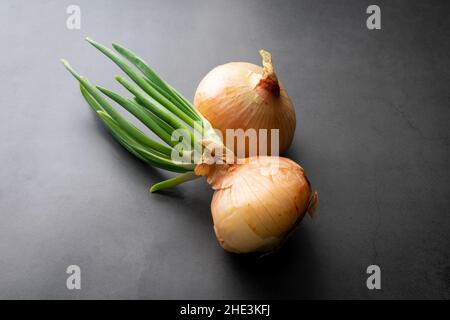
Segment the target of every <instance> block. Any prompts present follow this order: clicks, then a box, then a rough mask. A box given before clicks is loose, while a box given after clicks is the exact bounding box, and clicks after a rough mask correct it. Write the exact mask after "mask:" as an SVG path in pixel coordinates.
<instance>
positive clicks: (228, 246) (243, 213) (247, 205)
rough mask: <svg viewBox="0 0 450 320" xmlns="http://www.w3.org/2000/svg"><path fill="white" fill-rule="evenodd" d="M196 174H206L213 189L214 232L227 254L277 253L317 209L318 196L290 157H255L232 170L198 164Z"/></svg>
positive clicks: (226, 167)
mask: <svg viewBox="0 0 450 320" xmlns="http://www.w3.org/2000/svg"><path fill="white" fill-rule="evenodd" d="M195 173H196V174H198V175H205V176H207V178H208V182H209V183H210V184H211V186H212V187H213V189H214V190H215V192H214V196H213V199H212V202H211V212H212V216H213V221H214V231H215V233H216V236H217V239H218V240H219V243H220V245H221V246H222V248H223V249H225V250H226V251H229V252H234V253H248V252H259V251H272V250H274V249H276V248H277V247H279V246H280V245H281V244H282V243H283V240H284V239H285V238H286V236H287V235H289V234H290V233H291V232H292V231H293V230H294V228H295V227H296V226H297V225H298V223H299V222H300V221H301V220H302V218H303V217H304V215H305V213H306V212H307V211H308V212H309V213H310V214H311V215H312V214H313V212H314V210H315V208H316V205H317V200H318V196H317V192H314V193H313V192H312V190H311V185H310V183H309V181H308V178H307V177H306V175H305V174H304V171H303V168H302V167H300V166H299V165H298V164H296V163H295V162H293V161H292V160H289V159H287V158H282V157H268V156H266V157H252V158H249V159H246V161H245V163H244V164H233V165H230V166H227V165H222V166H218V165H213V166H210V165H202V164H199V165H198V166H197V167H196V170H195Z"/></svg>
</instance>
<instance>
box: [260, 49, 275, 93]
mask: <svg viewBox="0 0 450 320" xmlns="http://www.w3.org/2000/svg"><path fill="white" fill-rule="evenodd" d="M259 54H260V55H261V57H262V62H263V75H262V78H261V80H260V81H259V83H258V84H257V86H256V87H257V88H260V89H263V90H266V91H268V92H270V93H272V94H273V95H275V96H277V97H278V96H279V95H280V84H279V83H278V78H277V75H276V74H275V70H274V68H273V64H272V55H271V54H270V53H269V52H267V51H265V50H263V49H261V50H260V51H259Z"/></svg>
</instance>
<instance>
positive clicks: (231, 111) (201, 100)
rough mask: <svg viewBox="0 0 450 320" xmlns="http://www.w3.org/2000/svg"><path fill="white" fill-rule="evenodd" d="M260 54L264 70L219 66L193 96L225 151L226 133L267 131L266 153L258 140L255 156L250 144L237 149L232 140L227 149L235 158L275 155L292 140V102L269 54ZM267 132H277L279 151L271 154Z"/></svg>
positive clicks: (235, 64) (241, 64) (242, 64)
mask: <svg viewBox="0 0 450 320" xmlns="http://www.w3.org/2000/svg"><path fill="white" fill-rule="evenodd" d="M260 54H261V56H262V58H263V65H264V67H263V68H262V67H260V66H257V65H254V64H251V63H246V62H231V63H227V64H224V65H220V66H218V67H216V68H214V69H213V70H211V71H210V72H209V73H208V74H207V75H206V76H205V77H204V78H203V80H202V81H201V82H200V84H199V86H198V88H197V91H196V93H195V98H194V105H195V107H196V108H197V109H198V110H199V111H200V113H201V114H202V115H203V116H204V117H205V118H206V119H207V120H208V121H209V122H210V123H211V125H212V126H213V127H214V128H216V129H218V130H220V131H221V133H222V136H223V139H224V141H225V144H226V145H227V147H229V148H230V146H231V145H230V143H231V141H228V142H227V137H226V129H235V130H236V129H243V130H244V131H245V130H248V129H255V130H257V132H258V133H259V132H260V131H259V130H260V129H267V130H268V131H267V134H265V135H263V136H262V138H263V139H264V141H262V143H263V144H265V145H266V148H267V153H266V151H265V149H264V150H263V149H260V148H259V146H260V144H259V143H260V140H261V139H260V136H258V137H257V139H258V142H257V144H254V145H256V146H258V148H256V149H255V151H254V152H252V150H251V149H250V148H249V144H250V142H248V141H247V143H245V144H244V143H241V144H240V145H239V143H238V141H237V139H236V138H234V141H233V143H234V146H233V147H232V148H230V149H232V150H233V151H234V153H235V154H236V155H237V156H238V157H243V156H246V157H248V156H255V155H267V154H269V155H270V154H273V155H278V154H280V153H282V152H284V151H285V150H286V149H287V148H288V147H289V146H290V144H291V142H292V138H293V136H294V131H295V125H296V120H295V109H294V106H293V104H292V101H291V99H290V98H289V96H288V94H287V92H286V90H285V89H284V87H283V85H282V84H281V83H280V82H279V81H278V78H277V76H276V74H275V71H274V68H273V65H272V60H271V55H270V53H268V52H267V51H264V50H261V51H260ZM270 129H279V142H278V146H277V147H278V148H277V149H278V150H273V151H272V149H273V148H271V143H272V142H271V134H270ZM230 137H231V136H230ZM275 143H277V142H275ZM274 147H275V146H274ZM255 152H257V154H255Z"/></svg>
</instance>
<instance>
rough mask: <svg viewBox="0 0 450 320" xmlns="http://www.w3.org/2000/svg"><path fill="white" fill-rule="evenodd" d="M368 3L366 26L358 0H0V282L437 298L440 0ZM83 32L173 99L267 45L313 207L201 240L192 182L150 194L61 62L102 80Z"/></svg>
mask: <svg viewBox="0 0 450 320" xmlns="http://www.w3.org/2000/svg"><path fill="white" fill-rule="evenodd" d="M375 3H376V4H378V5H380V7H381V10H382V30H379V31H370V30H368V29H367V28H366V25H365V21H366V18H367V16H368V15H367V14H366V13H365V11H366V8H367V6H368V5H370V4H373V1H317V0H314V1H272V0H270V1H268V0H264V1H236V0H233V1H206V0H205V1H80V0H77V1H17V0H14V1H13V0H11V1H2V2H1V4H0V46H1V49H2V50H1V54H0V83H1V87H0V108H1V111H2V112H1V117H0V136H1V138H2V139H1V148H0V161H1V170H0V298H32V299H35V298H45V299H48V298H67V299H78V298H102V299H103V298H126V299H131V298H170V299H172V298H175V299H177V298H207V299H209V298H218V299H222V298H236V299H241V298H243V299H247V298H343V299H347V298H371V299H372V298H374V299H378V298H450V279H449V277H450V250H449V249H450V242H449V238H450V236H449V227H450V221H449V208H450V202H449V201H450V200H449V199H450V192H449V173H448V163H449V134H450V129H449V120H450V110H449V84H450V82H449V72H450V63H449V49H450V46H449V36H450V35H449V30H450V26H449V23H448V20H449V19H448V16H449V10H448V7H447V6H446V7H444V5H443V4H444V1H441V2H438V1H416V2H413V1H386V2H384V1H376V2H375ZM69 4H78V5H79V6H80V7H81V10H82V28H81V30H79V31H70V30H68V29H67V28H66V18H67V16H68V15H67V14H66V12H65V11H66V7H67V6H68V5H69ZM87 35H89V36H91V37H93V38H94V39H96V40H98V41H100V42H103V43H107V44H109V43H111V42H112V41H116V42H119V43H122V44H124V45H125V46H128V47H130V48H131V49H133V50H134V51H136V52H138V53H139V54H140V55H141V56H143V57H144V58H145V59H146V60H147V61H149V62H150V64H151V65H152V66H153V67H154V68H155V69H156V70H157V71H158V72H159V73H160V74H161V75H163V77H164V78H165V79H166V80H168V81H169V82H170V83H171V84H172V85H174V86H175V87H176V88H178V89H179V90H180V91H181V92H182V93H184V94H185V95H186V96H187V97H188V98H189V99H192V97H193V95H194V92H195V89H196V86H197V84H198V83H199V81H200V80H201V78H202V77H203V76H204V75H205V74H206V72H208V71H209V70H210V69H211V68H213V67H214V66H216V65H218V64H221V63H226V62H229V61H248V62H253V63H260V58H259V55H258V50H259V49H260V48H265V49H267V50H269V51H271V52H272V54H273V57H274V61H275V64H276V68H277V71H278V76H279V78H280V79H281V80H282V81H283V83H284V84H285V86H286V88H287V90H288V92H289V94H290V96H291V97H292V99H293V101H294V102H295V105H296V110H297V118H298V127H297V130H296V137H295V139H294V144H293V145H292V148H291V149H290V151H289V153H288V156H289V157H291V158H292V159H294V160H295V161H297V162H298V163H300V164H301V165H302V166H304V168H305V169H306V170H307V173H308V175H309V177H310V179H311V181H312V182H313V184H314V187H315V188H317V189H318V191H319V193H320V203H319V210H318V216H317V219H315V220H311V219H309V218H305V220H304V221H303V222H302V224H301V227H300V229H299V230H298V232H297V233H296V234H295V236H294V237H293V238H292V239H291V240H290V241H289V242H288V243H287V244H286V246H285V247H284V248H283V249H282V250H281V251H280V252H278V253H277V254H275V255H273V256H270V257H267V258H265V259H255V258H249V257H242V256H235V255H230V254H227V253H226V252H224V251H223V250H222V249H221V248H220V247H219V246H218V244H217V242H216V239H215V236H214V233H213V229H212V221H211V217H210V212H209V203H210V199H211V196H212V192H211V190H210V188H209V186H208V185H207V184H206V183H205V181H202V180H198V181H195V182H191V183H188V184H185V185H183V186H180V187H178V188H175V189H173V190H170V191H167V192H165V193H161V194H150V193H149V192H148V187H149V186H150V185H151V184H152V183H154V182H156V181H158V180H161V179H163V178H166V177H168V176H169V174H167V173H165V172H163V171H160V170H157V169H152V168H149V167H147V166H146V165H144V164H142V163H141V162H139V161H138V160H136V159H134V158H133V157H132V156H131V155H129V154H128V153H127V152H126V151H124V150H123V149H122V148H121V147H120V146H119V145H118V144H117V143H116V142H115V141H114V140H113V139H112V138H111V137H110V135H109V134H108V132H107V131H106V130H105V129H104V128H103V127H102V125H101V123H100V122H99V121H98V120H97V119H96V118H95V116H94V115H93V114H92V112H91V111H90V109H89V108H88V107H87V106H86V104H85V102H84V101H83V100H82V98H81V96H80V94H79V91H78V87H77V84H76V82H75V80H74V79H73V78H72V77H71V76H70V75H69V74H68V73H67V72H66V70H65V69H64V68H63V67H62V65H61V64H60V63H59V59H60V58H61V57H64V58H67V59H68V60H69V61H70V62H71V64H72V65H73V66H74V67H75V68H76V69H77V70H78V71H80V72H81V73H82V74H84V75H86V76H88V77H89V78H90V79H91V80H92V81H93V82H95V83H99V84H102V85H104V86H107V87H110V88H113V89H117V88H119V86H118V85H117V84H115V83H114V80H113V75H114V74H117V73H120V71H119V70H118V69H117V68H116V67H115V66H114V65H113V64H112V63H111V62H110V61H108V59H106V58H105V57H104V56H102V55H101V54H100V53H98V52H97V51H96V50H94V49H93V48H91V47H90V46H89V45H88V44H86V43H85V42H84V41H83V38H84V37H85V36H87ZM70 264H77V265H79V266H80V267H81V272H82V283H81V285H82V289H81V290H79V291H76V290H75V291H69V290H67V289H66V286H65V282H66V277H67V275H66V273H65V271H66V267H67V266H68V265H70ZM371 264H378V265H380V267H381V270H382V290H380V291H369V290H368V289H367V288H366V278H367V275H366V273H365V271H366V268H367V266H369V265H371Z"/></svg>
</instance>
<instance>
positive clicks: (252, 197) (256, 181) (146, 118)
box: [62, 38, 317, 253]
mask: <svg viewBox="0 0 450 320" xmlns="http://www.w3.org/2000/svg"><path fill="white" fill-rule="evenodd" d="M86 40H87V41H88V42H89V43H90V44H92V45H93V46H94V47H95V48H97V49H98V50H100V51H101V52H102V53H103V54H105V55H106V56H107V57H109V58H110V59H111V60H112V61H113V62H114V63H115V64H116V65H117V66H118V67H119V68H121V69H122V70H123V71H124V72H125V73H126V74H127V75H128V77H129V78H130V79H131V80H132V81H129V80H127V79H124V78H122V77H120V76H117V77H116V80H117V81H118V82H119V83H120V84H121V85H123V86H124V87H125V89H127V90H128V91H129V92H130V93H131V94H132V95H133V97H130V98H126V97H123V96H121V95H119V94H117V93H115V92H113V91H111V90H108V89H106V88H103V87H100V86H94V85H92V84H91V83H90V82H89V81H88V80H87V79H86V78H84V77H83V76H81V75H79V74H78V73H77V72H75V71H74V70H73V69H72V68H71V67H70V65H69V64H68V63H67V61H65V60H62V62H63V64H64V65H65V67H66V68H67V69H68V70H69V72H70V73H71V74H72V75H73V76H74V77H75V78H76V79H77V80H78V81H79V83H80V89H81V93H82V95H83V97H84V98H85V100H86V101H87V103H88V104H89V106H90V107H91V108H92V109H93V110H94V111H95V112H96V113H97V115H98V116H99V117H100V119H101V120H102V121H103V122H104V124H105V125H106V126H107V127H108V129H109V130H110V132H111V133H112V135H113V136H114V138H115V139H116V140H117V141H118V142H119V143H120V144H122V146H123V147H125V148H126V149H127V150H128V151H130V152H131V153H132V154H134V155H135V156H136V157H138V158H139V159H141V160H142V161H145V162H147V163H148V164H150V165H153V166H156V167H159V168H163V169H166V170H168V171H173V172H179V173H181V175H178V176H176V177H174V178H172V179H168V180H165V181H162V182H159V183H157V184H155V185H153V186H152V188H151V189H150V190H151V191H152V192H155V191H158V190H161V189H164V188H169V187H172V186H175V185H178V184H180V183H183V182H186V181H189V180H193V179H196V178H198V177H200V176H205V177H206V178H207V181H208V183H209V184H210V185H211V186H212V188H213V189H214V190H215V192H214V196H213V200H212V203H211V211H212V216H213V221H214V230H215V233H216V236H217V238H218V240H219V243H220V245H221V246H222V247H223V248H224V249H225V250H227V251H230V252H235V253H248V252H256V251H259V252H261V251H272V250H274V249H276V248H277V247H279V246H280V245H281V244H282V243H283V241H284V240H285V239H286V237H287V236H288V235H289V234H290V233H291V232H292V231H293V230H294V229H295V227H296V226H297V224H298V223H299V222H300V220H301V219H302V218H303V216H304V215H305V213H306V212H309V213H311V214H312V212H313V211H314V209H315V207H316V205H317V193H316V192H313V191H312V189H311V185H310V183H309V181H308V179H307V177H306V175H305V173H304V171H303V169H302V168H301V167H300V166H299V165H298V164H296V163H295V162H293V161H291V160H289V159H287V158H282V157H276V156H254V157H248V158H246V159H244V161H236V158H235V157H231V159H230V158H228V157H221V158H220V160H221V161H213V162H208V161H200V162H199V163H197V162H195V161H194V160H193V158H190V159H189V160H186V158H183V159H184V160H179V159H174V157H173V155H174V154H177V153H178V154H179V151H180V149H179V141H175V140H174V139H173V138H172V137H173V134H174V132H175V131H177V130H179V129H181V130H184V131H185V132H187V133H188V135H189V136H190V137H193V138H194V139H193V140H192V145H191V146H190V147H191V149H189V148H188V149H186V150H183V152H187V153H188V154H189V152H191V151H193V150H201V152H202V153H203V154H204V155H205V154H206V153H207V152H206V151H209V152H210V154H212V155H213V156H216V155H218V153H215V151H217V150H219V149H226V148H225V147H224V145H223V141H222V140H221V139H220V136H219V135H217V133H216V131H215V130H214V127H215V126H216V125H217V127H218V128H219V129H223V128H224V129H227V126H228V125H230V124H226V125H223V127H222V124H215V123H214V122H215V121H216V120H215V119H213V118H211V113H209V114H208V111H204V112H205V114H203V112H202V111H201V110H202V108H203V107H205V106H206V105H207V104H204V103H202V102H201V101H202V100H205V99H210V98H211V97H212V95H206V94H205V92H206V91H205V90H199V92H198V94H197V96H196V102H198V103H199V105H198V107H199V110H200V111H201V112H199V111H198V110H197V109H196V108H195V107H194V106H193V105H192V104H191V103H190V102H189V101H187V100H186V99H185V98H184V97H183V96H182V95H181V94H180V93H179V92H178V91H176V90H175V89H174V88H173V87H171V86H170V85H169V84H167V83H166V82H165V81H164V80H162V79H161V78H160V77H159V76H158V75H157V74H156V73H155V72H154V71H153V70H152V69H151V68H150V67H149V66H148V64H147V63H145V61H144V60H142V59H141V58H140V57H138V56H137V55H136V54H134V53H133V52H131V51H130V50H128V49H126V48H125V47H123V46H120V45H118V44H113V48H114V50H115V51H113V50H111V49H109V48H107V47H105V46H103V45H101V44H99V43H97V42H95V41H93V40H92V39H89V38H87V39H86ZM263 56H265V58H264V62H265V68H264V70H262V69H257V68H256V67H250V66H249V65H248V64H244V66H247V67H249V68H251V69H252V70H253V74H247V76H248V78H249V79H251V81H254V83H256V86H255V87H253V88H252V86H251V85H250V84H248V88H249V90H248V91H254V92H253V93H255V92H256V93H257V94H258V96H256V95H254V96H253V97H254V98H255V99H256V100H254V101H260V102H261V103H262V104H263V105H267V104H271V105H273V106H275V105H276V104H279V101H284V102H283V104H284V103H286V102H287V103H286V104H289V105H290V107H289V106H287V107H286V109H281V110H290V111H289V114H291V116H289V117H292V114H293V112H294V111H293V108H292V104H291V103H290V100H289V98H288V96H287V94H286V93H285V91H284V89H283V87H282V86H281V85H280V84H279V83H278V80H277V79H276V76H275V73H274V72H273V68H272V67H271V62H270V56H268V55H265V54H264V53H263ZM130 64H131V65H132V66H133V67H131V66H130ZM238 73H239V72H238ZM230 81H232V79H230ZM208 82H209V81H206V80H204V81H203V82H202V85H201V88H202V87H203V88H208V86H209V83H208ZM217 84H218V85H220V81H219V82H218V83H217ZM250 89H251V90H250ZM225 91H226V90H225ZM216 92H221V89H219V90H218V91H216ZM106 97H108V98H109V99H110V100H113V101H114V102H116V103H117V104H118V105H120V106H122V107H123V108H125V109H126V110H127V111H128V112H130V113H131V114H132V115H134V116H135V117H136V118H137V119H138V120H139V121H141V122H142V123H143V124H144V125H145V126H147V127H148V128H149V129H150V130H151V131H153V132H154V133H155V134H156V135H157V136H159V138H161V140H162V141H163V143H161V142H158V141H155V140H153V139H152V138H150V137H148V136H147V135H145V134H144V133H143V132H142V131H141V130H139V129H138V128H137V127H135V126H134V125H133V124H132V123H131V122H129V121H127V120H126V119H125V118H124V117H123V116H122V115H121V114H120V113H119V112H117V111H116V110H115V108H114V107H112V106H111V104H110V102H109V101H108V100H107V99H106ZM258 97H259V98H258ZM245 99H246V100H247V103H244V104H245V106H244V105H242V106H243V107H245V108H246V109H248V112H249V113H247V115H248V116H247V118H248V119H250V118H251V119H254V118H255V117H256V118H258V113H257V110H254V108H255V107H256V105H255V103H253V105H252V103H248V101H249V99H248V98H247V96H246V98H245ZM258 99H260V100H258ZM261 99H262V100H261ZM213 100H214V99H213ZM219 100H220V99H219ZM219 100H216V101H217V102H218V105H219V106H224V105H223V104H220V101H219ZM210 101H211V100H210ZM264 101H265V102H264ZM277 101H278V102H277ZM205 108H206V107H205ZM206 109H208V110H213V108H212V107H208V108H206ZM206 109H205V110H206ZM251 110H253V111H251ZM279 111H280V110H278V112H279ZM252 112H253V113H252ZM263 112H266V111H263ZM271 112H273V113H272V114H274V115H275V114H277V112H275V111H271ZM213 113H214V112H213ZM219 114H220V112H219ZM250 114H252V115H253V116H250ZM261 114H263V113H261ZM261 114H260V115H259V117H261V118H264V117H263V116H261ZM208 118H210V119H211V120H212V122H211V123H210V121H208ZM219 118H220V117H219ZM276 118H277V119H278V120H276V121H280V122H275V121H273V122H271V123H270V125H268V124H269V123H268V122H263V123H262V124H260V126H259V127H258V126H257V127H256V129H258V128H277V127H278V128H280V129H281V128H283V129H289V132H287V133H286V134H287V135H286V136H284V133H283V134H280V136H283V138H282V139H281V140H282V141H283V144H282V145H283V146H284V147H285V148H287V147H288V146H289V144H290V142H291V140H292V134H293V130H294V128H295V115H294V116H293V117H292V118H291V119H290V120H289V123H290V126H287V125H285V124H282V122H283V121H282V119H284V118H286V116H284V118H283V116H279V117H276ZM252 121H253V120H252ZM198 123H200V124H201V126H200V128H199V126H198ZM256 123H258V122H257V121H255V122H249V126H252V125H255V126H256ZM233 124H234V125H236V126H237V125H238V123H237V122H235V121H233ZM228 128H232V127H228ZM249 128H250V127H249ZM198 135H200V136H201V137H203V138H202V139H200V140H198V139H195V137H196V136H198ZM218 157H219V156H218ZM202 159H203V158H202Z"/></svg>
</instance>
